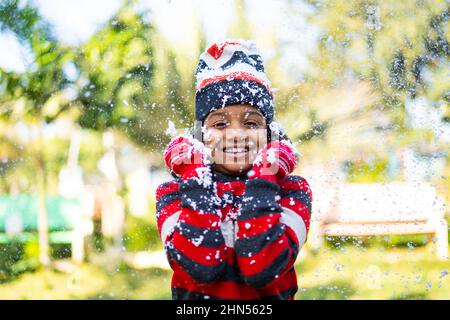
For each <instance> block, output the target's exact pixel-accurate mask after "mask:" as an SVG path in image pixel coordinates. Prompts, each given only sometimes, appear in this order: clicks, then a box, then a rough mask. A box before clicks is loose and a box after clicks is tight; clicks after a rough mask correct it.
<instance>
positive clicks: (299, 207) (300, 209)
mask: <svg viewBox="0 0 450 320" xmlns="http://www.w3.org/2000/svg"><path fill="white" fill-rule="evenodd" d="M292 202H293V204H291V203H292ZM278 203H279V204H280V205H281V206H282V207H285V208H288V209H290V210H292V211H294V212H295V213H296V214H298V215H299V216H300V217H301V218H302V219H303V222H304V223H305V227H306V232H308V230H309V224H310V220H311V218H310V217H309V212H308V208H307V207H306V206H305V204H304V203H302V202H300V201H297V200H295V199H292V200H291V198H283V199H280V200H278Z"/></svg>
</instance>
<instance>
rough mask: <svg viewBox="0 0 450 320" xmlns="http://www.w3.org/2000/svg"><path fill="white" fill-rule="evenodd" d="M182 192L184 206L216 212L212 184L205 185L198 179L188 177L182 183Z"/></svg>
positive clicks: (182, 204) (181, 204)
mask: <svg viewBox="0 0 450 320" xmlns="http://www.w3.org/2000/svg"><path fill="white" fill-rule="evenodd" d="M180 193H181V203H180V206H182V207H185V208H190V209H192V210H195V211H203V212H215V211H216V209H217V205H216V204H215V201H214V198H215V197H216V195H215V194H214V192H213V189H212V184H211V186H209V187H204V186H203V185H201V184H199V182H198V181H197V180H195V179H188V180H186V181H183V182H182V183H181V184H180ZM217 200H219V199H217Z"/></svg>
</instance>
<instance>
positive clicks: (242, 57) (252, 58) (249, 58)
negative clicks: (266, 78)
mask: <svg viewBox="0 0 450 320" xmlns="http://www.w3.org/2000/svg"><path fill="white" fill-rule="evenodd" d="M237 63H244V64H249V65H251V66H253V67H254V68H255V69H256V70H257V71H259V72H264V65H263V63H262V59H261V58H260V57H259V56H258V55H255V54H253V55H247V54H245V53H244V52H242V51H235V52H234V53H233V55H232V56H231V58H230V59H229V60H228V61H227V62H226V63H225V64H223V65H222V66H221V69H222V70H226V69H229V68H231V67H233V66H234V65H236V64H237Z"/></svg>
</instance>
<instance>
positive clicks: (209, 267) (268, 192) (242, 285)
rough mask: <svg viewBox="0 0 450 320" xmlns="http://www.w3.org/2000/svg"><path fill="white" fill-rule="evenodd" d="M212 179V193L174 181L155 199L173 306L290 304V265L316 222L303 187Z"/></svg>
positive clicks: (293, 286)
mask: <svg viewBox="0 0 450 320" xmlns="http://www.w3.org/2000/svg"><path fill="white" fill-rule="evenodd" d="M212 178H213V179H212V180H213V183H212V184H210V185H209V186H205V185H202V184H200V183H199V182H198V180H196V179H188V180H186V181H181V180H174V181H170V182H166V183H164V184H162V185H160V186H159V187H158V189H157V192H156V199H157V213H156V214H157V221H158V230H159V232H160V235H161V238H162V241H163V243H164V248H165V251H166V254H167V257H168V260H169V263H170V266H171V268H172V269H173V271H174V273H173V277H172V297H173V299H293V297H294V295H295V293H296V292H297V289H298V287H297V277H296V272H295V270H294V267H293V264H294V262H295V260H296V257H297V254H298V252H299V250H300V248H301V247H302V245H303V244H304V243H305V241H306V238H307V233H308V229H309V222H310V215H311V199H312V193H311V189H310V187H309V185H308V183H307V182H306V180H305V179H303V178H301V177H299V176H288V177H286V178H284V179H282V180H278V181H277V183H274V182H271V181H268V180H265V179H260V178H258V179H248V178H247V177H246V176H245V175H243V176H237V177H232V176H228V175H224V174H221V173H218V172H213V175H212Z"/></svg>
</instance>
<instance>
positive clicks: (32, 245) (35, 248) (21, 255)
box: [0, 240, 40, 284]
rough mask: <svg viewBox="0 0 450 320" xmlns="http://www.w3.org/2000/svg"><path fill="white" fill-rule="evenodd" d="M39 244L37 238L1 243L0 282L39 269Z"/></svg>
mask: <svg viewBox="0 0 450 320" xmlns="http://www.w3.org/2000/svg"><path fill="white" fill-rule="evenodd" d="M38 255H39V245H38V243H37V241H36V240H31V241H27V242H25V243H21V242H11V243H7V244H0V284H1V283H2V282H6V281H11V280H13V279H14V278H15V277H17V276H19V275H20V274H22V273H24V272H31V271H35V270H37V269H38V267H39V266H40V264H39V259H38Z"/></svg>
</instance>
